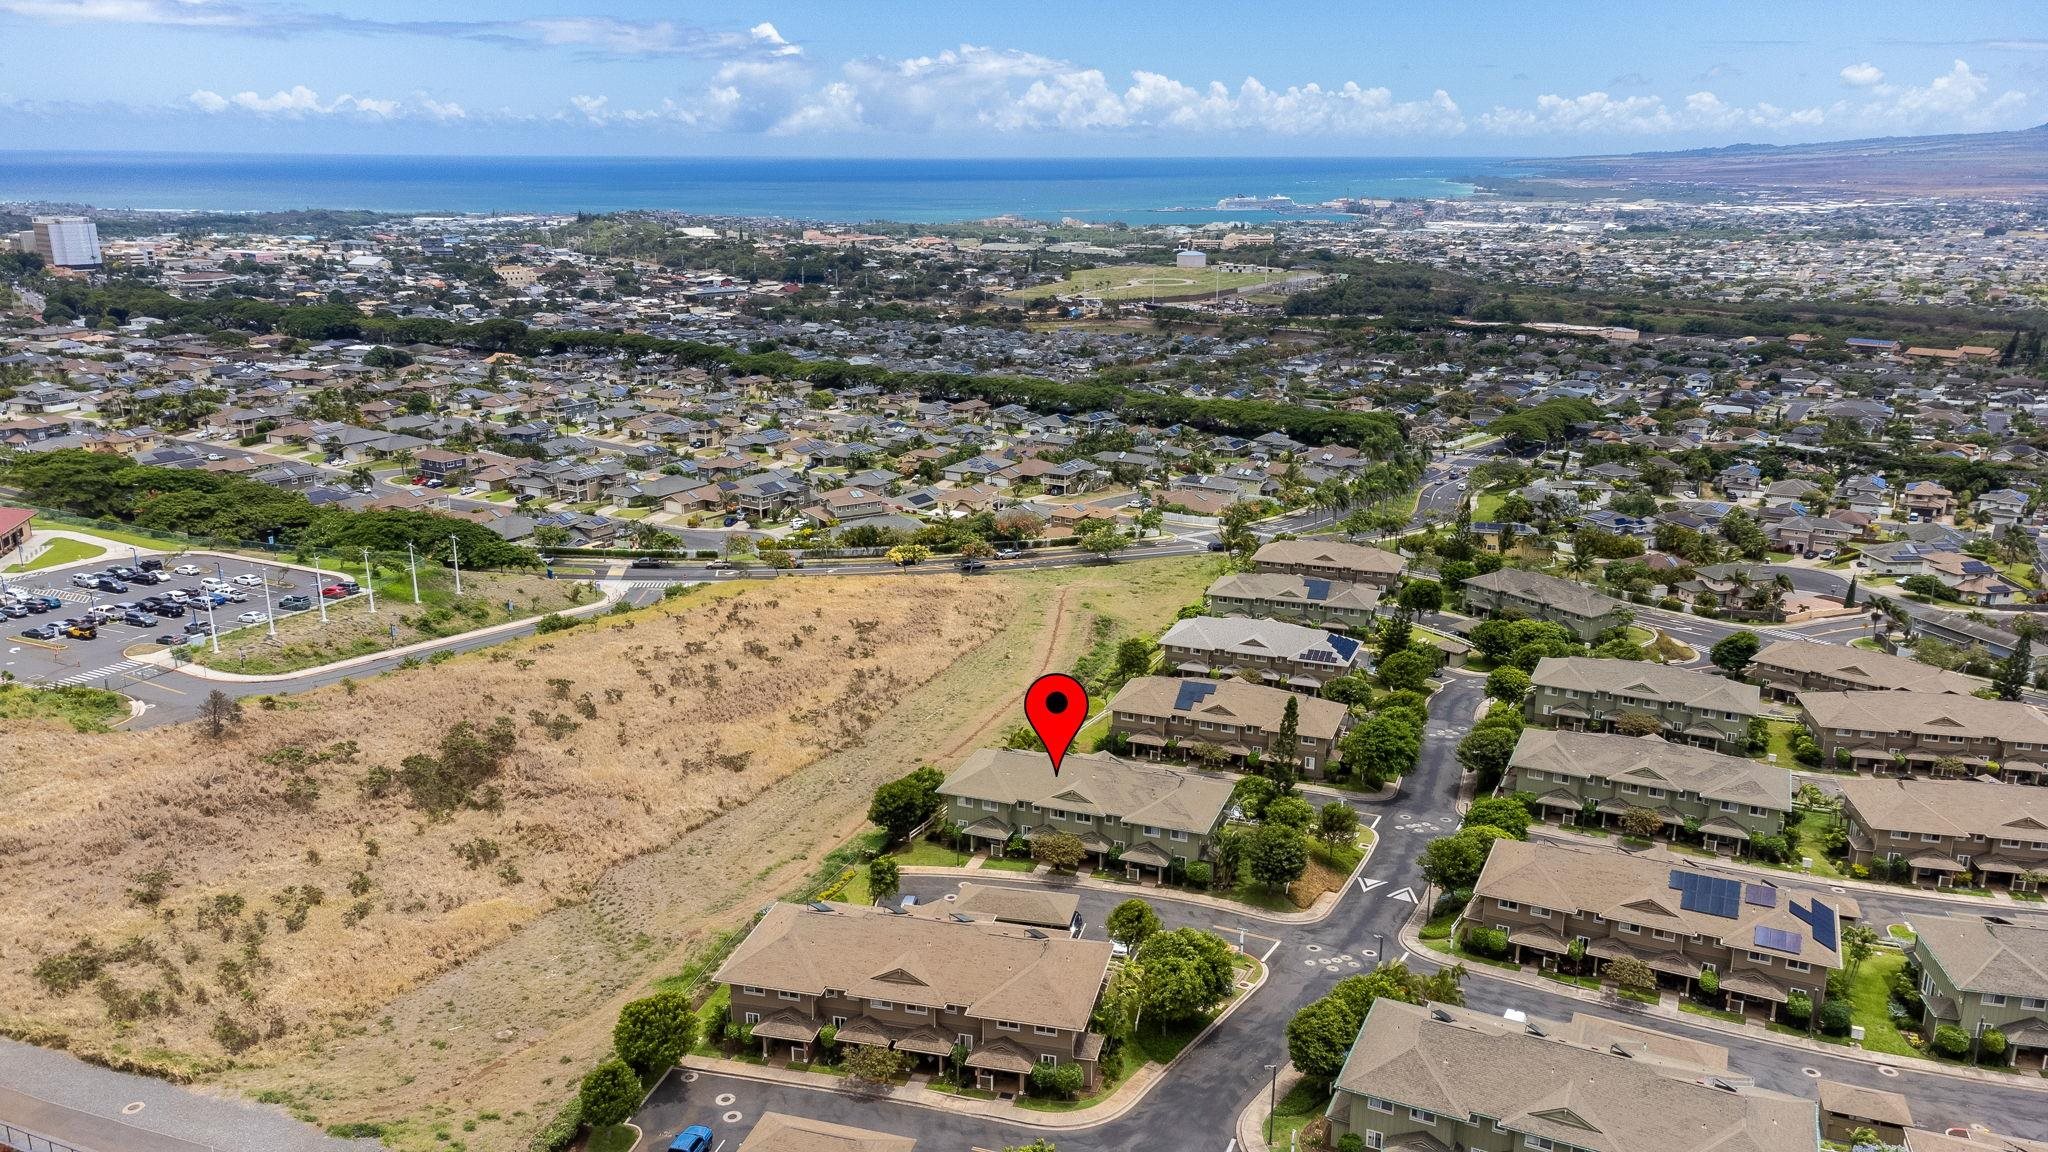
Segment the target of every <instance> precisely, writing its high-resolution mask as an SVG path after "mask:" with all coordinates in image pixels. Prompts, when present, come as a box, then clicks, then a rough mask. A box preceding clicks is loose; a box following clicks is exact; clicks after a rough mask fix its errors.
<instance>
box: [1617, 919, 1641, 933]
mask: <svg viewBox="0 0 2048 1152" xmlns="http://www.w3.org/2000/svg"><path fill="white" fill-rule="evenodd" d="M1614 926H1615V927H1616V928H1619V929H1621V930H1622V932H1623V933H1625V934H1627V935H1630V936H1641V935H1642V934H1643V930H1642V929H1641V928H1638V927H1636V926H1635V925H1633V924H1623V923H1622V922H1621V921H1619V920H1616V921H1615V922H1614Z"/></svg>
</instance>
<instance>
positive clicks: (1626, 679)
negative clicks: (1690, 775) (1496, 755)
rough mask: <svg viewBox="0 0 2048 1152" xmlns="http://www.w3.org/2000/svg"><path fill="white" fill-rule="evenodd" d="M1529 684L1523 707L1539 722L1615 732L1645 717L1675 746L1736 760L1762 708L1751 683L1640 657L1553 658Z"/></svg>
mask: <svg viewBox="0 0 2048 1152" xmlns="http://www.w3.org/2000/svg"><path fill="white" fill-rule="evenodd" d="M1529 682H1530V690H1529V696H1528V699H1527V701H1526V702H1525V707H1526V708H1527V710H1528V718H1529V719H1530V721H1532V722H1534V723H1537V724H1542V725H1544V726H1545V727H1551V728H1565V729H1574V730H1583V731H1588V732H1610V731H1614V730H1615V729H1616V728H1617V727H1620V726H1622V725H1623V724H1624V723H1625V721H1624V717H1627V716H1629V715H1630V714H1632V713H1633V714H1642V715H1647V716H1649V717H1651V718H1653V719H1655V720H1656V721H1657V726H1658V734H1659V735H1661V736H1663V737H1664V738H1665V739H1666V740H1669V741H1671V742H1672V743H1674V744H1689V745H1691V746H1693V747H1695V748H1711V749H1713V750H1714V751H1716V752H1725V753H1727V754H1729V755H1731V756H1739V755H1743V754H1744V753H1746V752H1748V750H1749V722H1750V720H1751V719H1752V718H1754V717H1757V716H1761V715H1762V714H1763V710H1764V706H1763V696H1762V694H1761V693H1759V692H1758V691H1757V687H1756V685H1754V684H1744V683H1742V682H1741V681H1739V680H1729V679H1726V678H1724V677H1721V676H1714V675H1710V674H1709V673H1706V672H1693V671H1689V670H1687V669H1684V668H1671V667H1667V666H1665V665H1663V664H1651V663H1647V662H1645V661H1641V660H1601V659H1597V658H1595V657H1591V656H1565V657H1557V656H1549V657H1545V658H1544V659H1542V660H1540V661H1538V662H1537V664H1536V670H1535V671H1534V672H1533V673H1531V674H1530V676H1529Z"/></svg>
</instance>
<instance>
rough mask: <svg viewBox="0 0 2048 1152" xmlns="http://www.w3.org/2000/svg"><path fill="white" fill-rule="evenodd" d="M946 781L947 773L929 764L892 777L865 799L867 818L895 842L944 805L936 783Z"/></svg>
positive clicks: (891, 841)
mask: <svg viewBox="0 0 2048 1152" xmlns="http://www.w3.org/2000/svg"><path fill="white" fill-rule="evenodd" d="M945 782H946V774H945V773H944V772H941V771H939V770H938V769H937V768H933V767H929V766H927V767H924V768H919V769H918V770H917V771H915V772H912V773H911V774H910V775H908V776H902V777H898V778H897V779H895V780H891V781H889V782H888V783H886V784H883V785H882V786H881V787H879V788H877V789H875V795H874V798H873V799H872V800H870V801H869V802H868V819H869V820H872V821H874V822H875V823H876V824H879V825H881V826H882V828H883V830H884V831H886V832H888V833H889V842H890V843H892V844H894V843H897V842H899V841H901V840H902V839H904V838H905V837H907V836H909V835H910V834H911V832H913V831H915V830H916V828H917V826H918V825H920V824H922V823H924V822H925V821H926V820H929V819H931V818H932V817H933V816H934V815H936V814H937V813H938V811H939V809H940V808H941V807H943V806H944V805H945V799H944V798H943V797H941V796H940V795H939V785H941V784H944V783H945Z"/></svg>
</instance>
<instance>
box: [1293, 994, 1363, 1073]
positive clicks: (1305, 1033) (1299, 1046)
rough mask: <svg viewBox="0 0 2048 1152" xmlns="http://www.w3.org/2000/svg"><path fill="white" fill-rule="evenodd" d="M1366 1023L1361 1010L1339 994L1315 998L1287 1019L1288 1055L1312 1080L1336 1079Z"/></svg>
mask: <svg viewBox="0 0 2048 1152" xmlns="http://www.w3.org/2000/svg"><path fill="white" fill-rule="evenodd" d="M1362 1023H1363V1017H1361V1016H1359V1014H1358V1012H1357V1010H1356V1009H1354V1008H1353V1007H1352V1006H1351V1005H1350V1004H1349V1003H1348V1002H1346V1001H1345V1000H1343V999H1341V998H1339V997H1336V996H1324V997H1321V998H1319V999H1316V1000H1311V1001H1309V1003H1308V1004H1306V1005H1304V1006H1303V1007H1302V1009H1301V1010H1300V1011H1298V1012H1296V1013H1295V1014H1294V1018H1293V1019H1292V1020H1289V1021H1288V1022H1287V1055H1288V1058H1289V1059H1291V1060H1292V1061H1293V1062H1294V1066H1295V1067H1296V1068H1299V1069H1300V1070H1301V1074H1302V1075H1304V1076H1306V1077H1308V1078H1309V1079H1311V1080H1317V1081H1321V1082H1325V1083H1327V1082H1328V1081H1331V1080H1334V1079H1336V1078H1337V1073H1338V1072H1340V1071H1342V1070H1343V1068H1344V1060H1345V1058H1346V1057H1347V1056H1349V1055H1350V1054H1351V1044H1352V1042H1353V1041H1354V1040H1357V1039H1358V1029H1359V1026H1360V1025H1361V1024H1362Z"/></svg>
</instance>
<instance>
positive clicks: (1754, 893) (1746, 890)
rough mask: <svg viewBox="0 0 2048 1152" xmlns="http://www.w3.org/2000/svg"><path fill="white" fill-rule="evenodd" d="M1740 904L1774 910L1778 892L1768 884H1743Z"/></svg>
mask: <svg viewBox="0 0 2048 1152" xmlns="http://www.w3.org/2000/svg"><path fill="white" fill-rule="evenodd" d="M1742 902H1743V903H1744V904H1754V905H1756V906H1757V907H1759V908H1776V907H1777V906H1778V890H1777V889H1776V888H1773V887H1771V886H1770V885H1769V884H1745V885H1743V887H1742Z"/></svg>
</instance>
